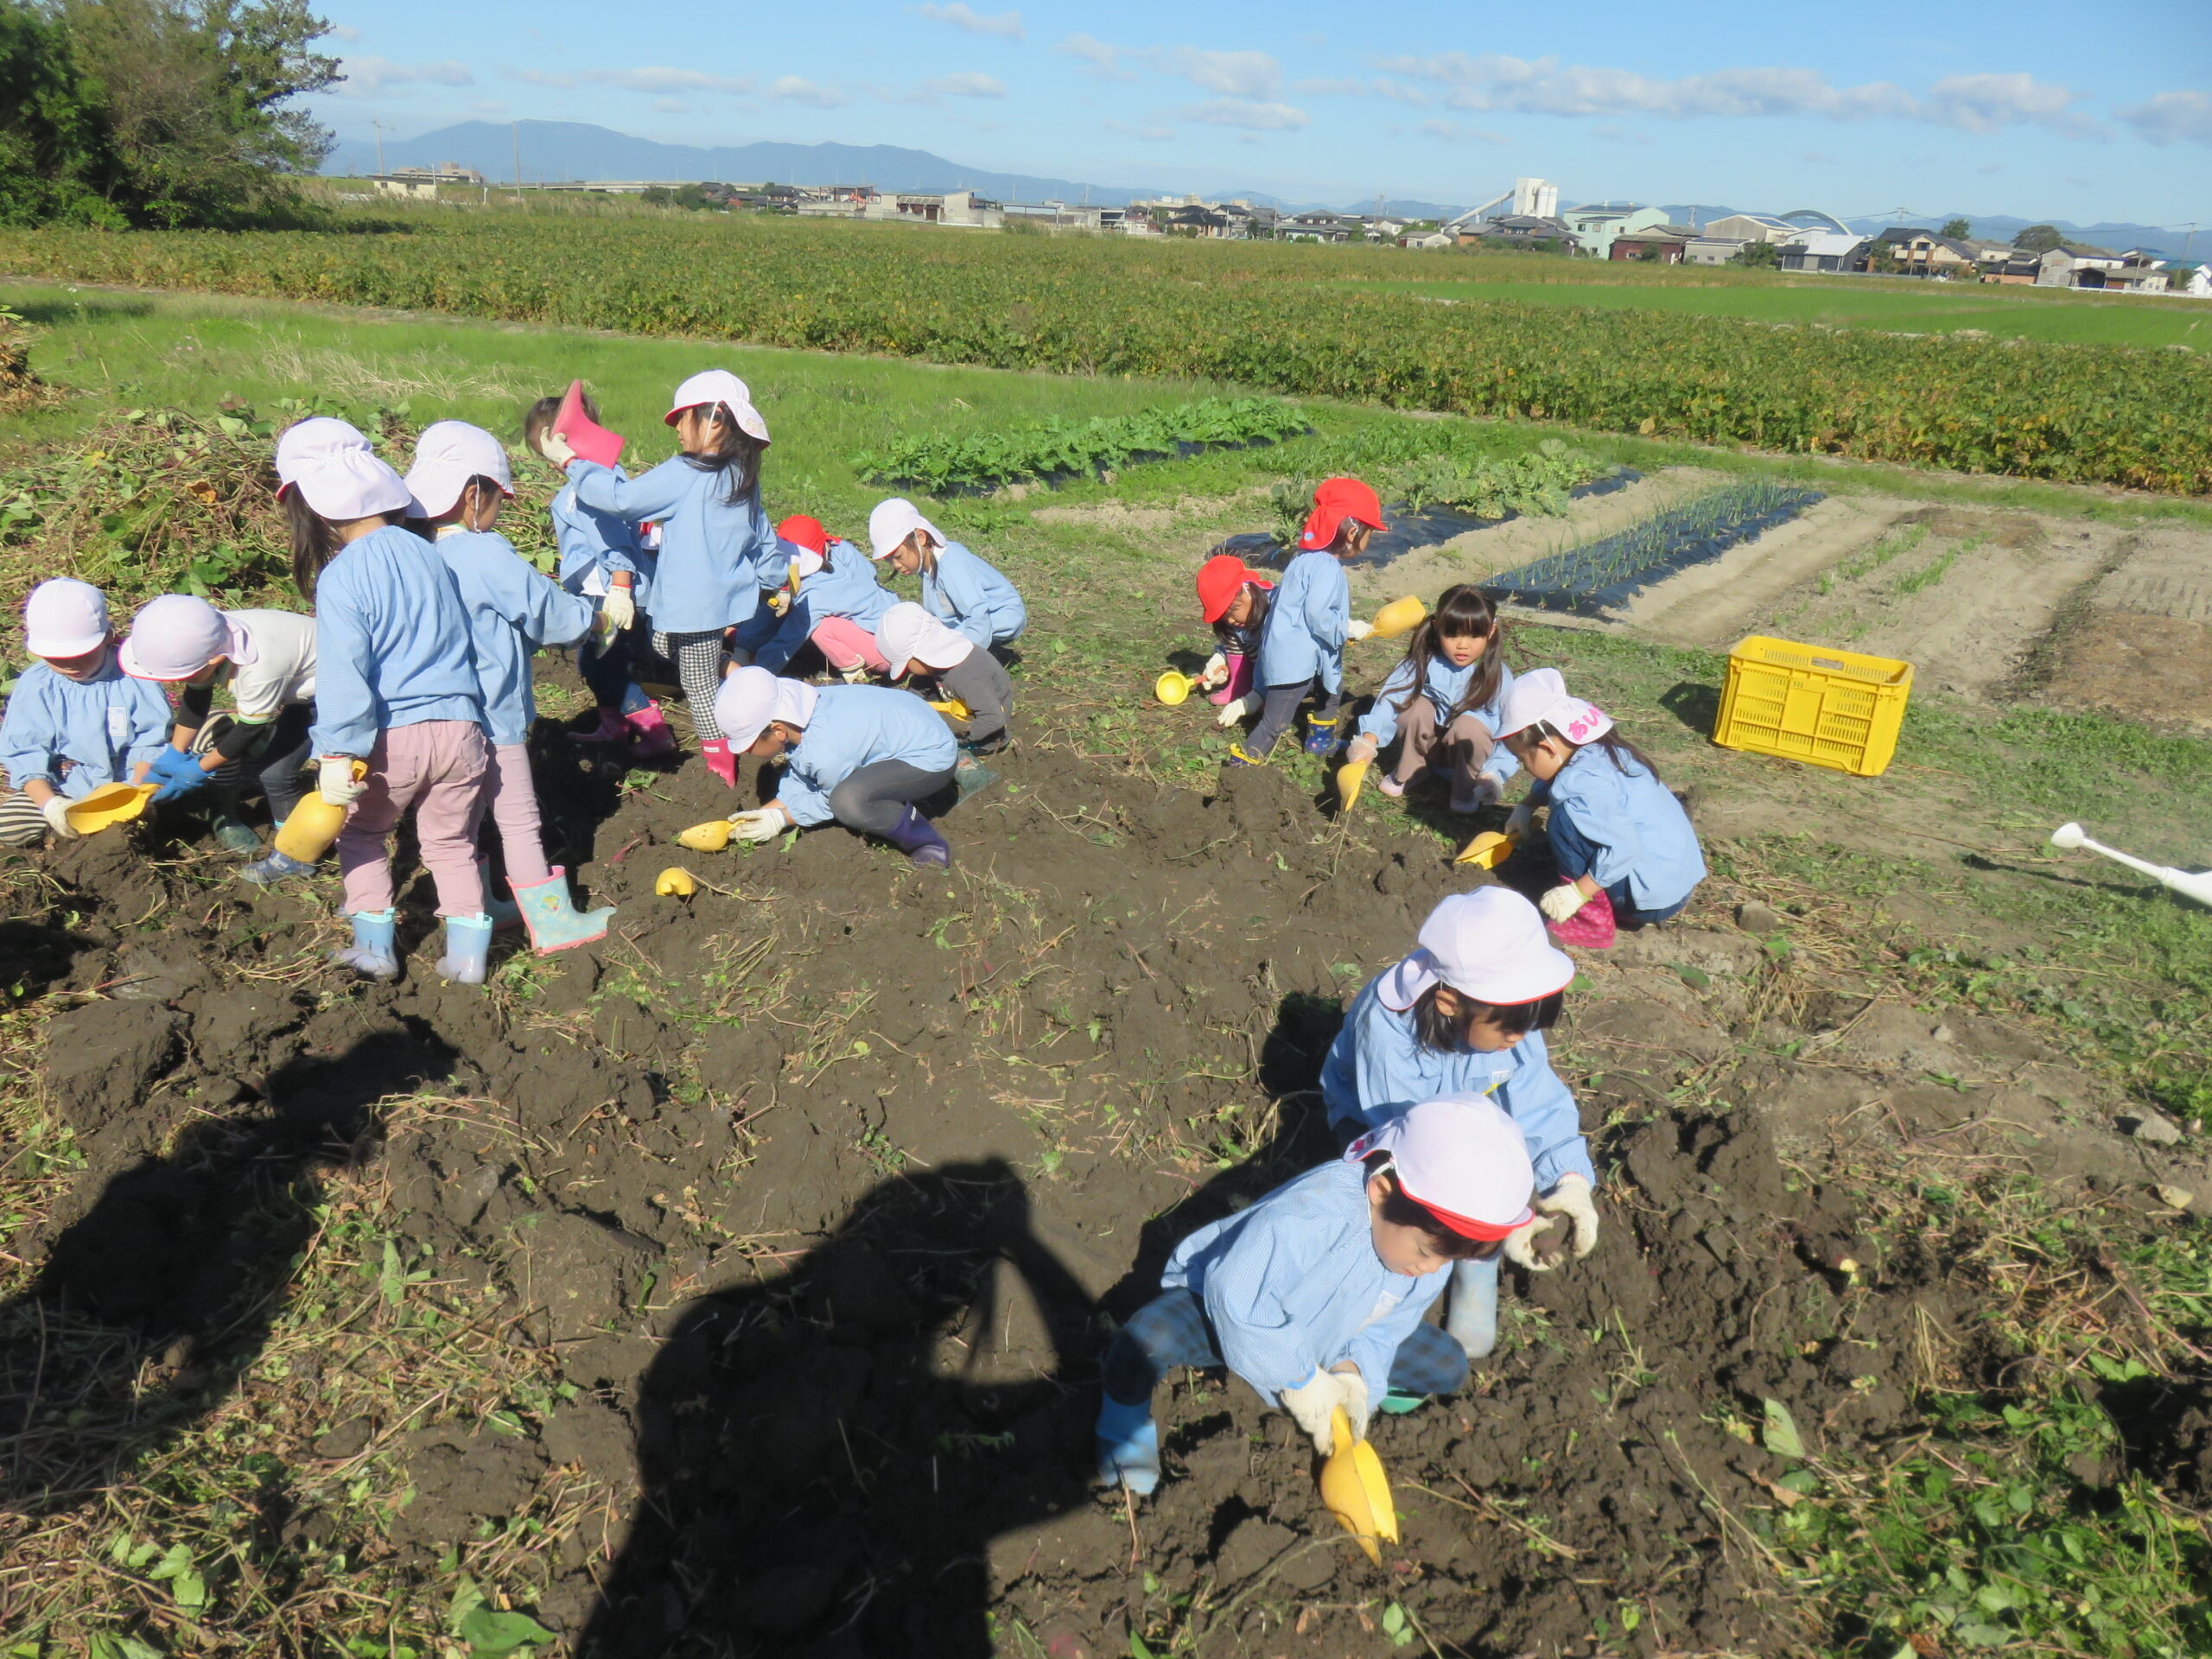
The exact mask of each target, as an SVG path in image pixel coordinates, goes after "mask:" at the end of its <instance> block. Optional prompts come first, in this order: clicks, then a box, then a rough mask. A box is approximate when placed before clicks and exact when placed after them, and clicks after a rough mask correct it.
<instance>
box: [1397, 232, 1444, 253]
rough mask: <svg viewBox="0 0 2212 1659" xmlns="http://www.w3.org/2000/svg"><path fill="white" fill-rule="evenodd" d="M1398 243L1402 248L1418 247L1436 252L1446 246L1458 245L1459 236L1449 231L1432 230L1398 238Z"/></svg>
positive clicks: (1424, 250)
mask: <svg viewBox="0 0 2212 1659" xmlns="http://www.w3.org/2000/svg"><path fill="white" fill-rule="evenodd" d="M1398 245H1399V246H1400V247H1402V248H1418V249H1420V250H1421V251H1423V252H1427V253H1434V252H1438V251H1441V250H1443V249H1446V248H1456V247H1458V246H1459V238H1458V237H1456V236H1454V235H1452V233H1451V232H1449V231H1430V232H1427V233H1426V234H1424V235H1421V236H1402V237H1400V238H1398Z"/></svg>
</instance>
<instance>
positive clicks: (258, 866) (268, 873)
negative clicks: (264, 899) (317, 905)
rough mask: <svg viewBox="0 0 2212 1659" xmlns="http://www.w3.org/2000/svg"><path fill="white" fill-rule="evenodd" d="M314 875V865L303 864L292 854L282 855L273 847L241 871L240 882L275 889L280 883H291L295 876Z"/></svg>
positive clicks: (239, 874) (239, 873) (239, 872)
mask: <svg viewBox="0 0 2212 1659" xmlns="http://www.w3.org/2000/svg"><path fill="white" fill-rule="evenodd" d="M313 874H315V866H314V865H312V864H302V863H301V862H300V861H299V860H298V859H296V858H294V857H293V856H292V855H290V854H289V853H280V852H278V851H277V849H275V848H273V847H272V848H270V849H269V851H267V852H265V853H264V854H263V855H261V856H260V857H259V858H257V859H255V860H254V861H253V862H252V863H251V864H248V865H246V866H245V868H242V869H241V870H239V871H238V880H241V881H251V882H252V883H253V885H254V886H255V887H275V886H276V885H277V883H278V882H279V881H289V880H291V879H292V878H293V877H295V876H300V875H313Z"/></svg>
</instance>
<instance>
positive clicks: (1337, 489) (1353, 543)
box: [1221, 478, 1384, 766]
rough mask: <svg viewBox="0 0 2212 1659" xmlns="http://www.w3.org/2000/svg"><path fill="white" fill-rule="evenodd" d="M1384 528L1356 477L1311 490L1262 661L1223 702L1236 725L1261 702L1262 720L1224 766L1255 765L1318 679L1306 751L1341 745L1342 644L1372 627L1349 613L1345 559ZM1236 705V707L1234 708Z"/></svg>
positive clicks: (1271, 613) (1263, 636)
mask: <svg viewBox="0 0 2212 1659" xmlns="http://www.w3.org/2000/svg"><path fill="white" fill-rule="evenodd" d="M1383 528H1384V524H1383V504H1382V502H1381V501H1380V500H1379V499H1376V494H1375V492H1374V491H1373V490H1371V489H1370V488H1369V487H1368V486H1366V485H1364V484H1363V483H1361V482H1360V481H1359V480H1357V479H1356V478H1325V479H1323V480H1321V482H1320V483H1319V484H1318V485H1317V486H1314V490H1313V512H1311V513H1309V514H1308V515H1307V516H1306V528H1305V530H1304V531H1303V532H1302V533H1300V536H1299V538H1298V546H1299V553H1298V556H1297V557H1295V558H1294V559H1293V560H1291V562H1290V563H1289V564H1288V565H1287V566H1286V567H1285V568H1284V569H1283V573H1282V584H1281V586H1280V587H1279V588H1276V589H1275V591H1274V597H1273V598H1272V599H1271V600H1270V601H1268V617H1267V622H1266V625H1265V626H1263V627H1262V629H1261V631H1260V663H1259V668H1258V670H1257V671H1256V672H1255V676H1254V680H1255V690H1254V692H1253V693H1252V695H1251V696H1246V697H1244V698H1242V699H1239V700H1238V701H1236V702H1230V703H1227V704H1224V705H1223V709H1222V713H1221V721H1222V723H1224V724H1234V723H1235V721H1236V720H1238V719H1239V718H1241V717H1242V716H1243V715H1246V714H1248V713H1249V712H1250V711H1251V709H1252V707H1253V705H1254V702H1255V700H1256V701H1257V704H1258V708H1259V711H1260V723H1259V724H1258V725H1257V726H1255V727H1254V728H1252V734H1251V736H1250V737H1249V738H1247V739H1246V740H1245V741H1243V742H1242V743H1232V744H1230V748H1229V757H1228V760H1227V762H1226V764H1227V765H1230V766H1259V765H1260V764H1261V763H1262V762H1263V761H1265V760H1267V758H1268V751H1269V750H1271V749H1273V748H1274V746H1275V740H1276V739H1277V738H1279V737H1281V735H1282V734H1284V733H1285V732H1287V731H1288V730H1289V729H1290V722H1291V721H1293V720H1294V719H1295V718H1297V715H1298V706H1299V704H1300V703H1301V702H1305V701H1306V693H1307V692H1308V691H1310V690H1313V682H1314V681H1315V680H1317V679H1318V680H1319V681H1320V682H1321V702H1320V704H1319V707H1318V708H1316V709H1314V710H1313V712H1312V713H1310V714H1308V715H1306V753H1308V754H1326V753H1329V752H1330V751H1331V750H1332V749H1333V748H1335V747H1337V711H1338V706H1339V705H1340V704H1342V702H1344V641H1346V640H1347V639H1365V638H1366V637H1367V636H1368V635H1369V634H1370V633H1372V632H1374V629H1373V628H1372V627H1371V626H1369V625H1368V624H1367V623H1365V622H1361V621H1357V620H1354V619H1353V617H1352V613H1351V583H1350V582H1347V581H1346V580H1345V579H1344V561H1345V560H1346V559H1353V558H1357V557H1358V556H1360V554H1362V553H1363V552H1364V551H1365V550H1366V549H1367V538H1368V537H1370V535H1372V534H1373V533H1374V532H1375V531H1378V530H1381V529H1383ZM1231 709H1234V710H1235V711H1236V712H1235V713H1233V714H1232V713H1231V712H1230V710H1231Z"/></svg>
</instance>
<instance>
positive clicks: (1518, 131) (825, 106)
mask: <svg viewBox="0 0 2212 1659" xmlns="http://www.w3.org/2000/svg"><path fill="white" fill-rule="evenodd" d="M321 10H322V12H323V15H325V16H327V17H328V18H329V19H330V21H331V22H332V24H333V25H334V28H335V30H336V34H335V36H334V39H333V40H332V41H329V42H328V43H327V44H328V45H329V46H330V48H332V49H334V50H335V51H337V52H338V53H339V54H340V55H342V56H343V57H344V58H345V60H346V70H347V74H348V79H347V81H346V84H345V85H344V86H342V87H340V88H338V89H337V90H336V91H334V92H332V93H329V94H326V95H324V96H322V97H321V98H319V99H316V100H315V107H316V109H317V111H318V113H320V114H321V117H322V118H324V119H325V120H326V121H327V122H328V123H330V124H331V125H332V126H334V128H336V129H337V130H338V131H339V133H340V136H342V137H348V138H363V139H365V138H368V137H371V136H372V128H371V125H370V124H371V122H372V120H381V121H382V122H384V123H385V126H386V127H387V129H388V130H391V131H393V132H396V133H397V134H399V135H402V136H406V135H412V134H415V133H418V132H423V131H426V130H429V129H431V128H434V127H438V126H442V125H445V124H448V123H450V122H454V121H461V120H469V119H486V120H497V121H505V120H512V119H518V118H541V119H547V120H582V121H592V122H596V123H598V124H601V125H603V126H607V127H612V128H614V129H616V130H620V131H623V132H630V133H636V134H639V135H641V136H643V137H652V138H659V139H664V140H667V141H670V142H674V143H703V144H726V143H746V142H749V141H751V140H754V139H762V138H772V139H777V140H780V141H784V142H787V143H816V142H819V141H822V140H824V139H833V140H836V141H839V142H842V143H892V144H902V145H906V146H910V147H912V148H914V149H929V150H934V151H936V152H937V153H938V154H939V155H943V156H949V157H950V158H952V159H954V160H956V161H960V162H966V163H968V164H969V165H972V166H975V167H976V168H989V169H994V170H1002V171H1009V172H1024V173H1033V174H1042V175H1057V176H1061V177H1067V178H1074V179H1083V180H1087V181H1092V182H1096V183H1100V184H1107V185H1145V184H1158V185H1162V186H1167V187H1171V188H1191V189H1195V190H1204V191H1218V190H1223V189H1226V188H1236V187H1251V188H1260V189H1266V190H1271V191H1274V192H1275V193H1277V194H1284V195H1287V196H1292V197H1296V198H1300V199H1305V198H1315V199H1325V200H1346V201H1349V200H1355V199H1358V198H1362V197H1366V196H1371V195H1372V194H1375V193H1376V192H1377V191H1385V192H1388V193H1389V194H1392V195H1397V196H1414V197H1423V198H1427V199H1431V200H1452V201H1474V200H1481V199H1483V198H1485V197H1488V196H1490V195H1492V194H1496V193H1497V191H1499V190H1502V189H1503V188H1507V186H1508V185H1510V181H1512V179H1513V178H1514V177H1515V176H1516V175H1522V174H1530V175H1539V176H1541V177H1544V178H1548V179H1552V180H1554V181H1557V182H1558V183H1559V184H1560V187H1561V198H1562V200H1567V201H1577V200H1604V199H1611V198H1633V199H1637V200H1646V201H1673V202H1685V201H1703V202H1726V203H1729V204H1732V205H1734V206H1738V207H1764V208H1766V209H1769V210H1771V211H1781V210H1786V209H1788V208H1791V207H1824V208H1827V210H1828V211H1830V212H1833V213H1840V214H1844V215H1847V216H1853V215H1859V214H1864V213H1878V212H1882V213H1885V212H1887V211H1888V210H1890V209H1891V208H1895V207H1905V208H1910V209H1911V210H1913V211H1914V212H1915V213H1916V214H1921V213H1942V212H1950V211H1967V212H1979V213H2012V214H2020V215H2026V216H2031V217H2038V218H2040V217H2053V218H2063V219H2071V220H2074V221H2076V222H2080V223H2089V222H2094V221H2095V220H2098V219H2126V220H2133V221H2139V222H2142V223H2146V224H2153V225H2174V224H2179V223H2182V222H2184V221H2186V220H2188V219H2192V218H2202V219H2207V220H2208V221H2212V183H2208V180H2212V92H2208V91H2207V89H2208V88H2212V4H2208V3H2207V0H2133V3H2129V4H2120V5H2082V4H2080V3H2078V0H2008V3H2003V4H1991V3H1987V0H1853V3H1849V4H1829V5H1815V6H1806V5H1786V4H1784V5H1777V4H1775V3H1773V0H1763V3H1758V4H1752V3H1747V0H1704V3H1700V4H1697V5H1694V6H1691V5H1683V4H1680V3H1676V4H1674V5H1654V4H1649V3H1647V4H1641V5H1630V4H1622V3H1618V0H1585V3H1582V4H1579V5H1575V6H1572V7H1568V6H1528V5H1522V6H1517V7H1510V8H1509V7H1502V6H1491V5H1477V6H1470V5H1466V4H1450V3H1381V4H1370V5H1369V6H1366V7H1364V8H1361V9H1359V10H1356V11H1347V10H1344V9H1343V8H1341V7H1338V6H1322V5H1318V4H1313V3H1307V0H1272V3H1267V4H1260V3H1253V0H1216V3H1214V4H1213V5H1211V6H1208V7H1194V6H1191V5H1187V4H1182V5H1168V4H1164V3H1152V0H1134V3H1126V4H1123V5H1121V6H1118V7H1115V8H1111V9H1108V8H1099V7H1091V6H1083V7H1075V6H1058V5H1049V6H1040V5H1034V4H1031V5H1024V6H1021V7H1020V8H1019V9H1018V10H1017V9H1014V8H1011V7H1001V6H999V5H996V4H995V3H993V0H982V3H977V4H971V3H969V0H925V3H915V4H905V5H897V4H854V3H840V0H826V3H825V0H816V3H813V4H810V5H806V6H800V7H784V8H777V7H771V6H764V5H759V4H728V5H721V6H712V5H687V6H681V7H678V6H669V5H633V6H631V7H628V8H625V9H620V10H616V9H613V8H610V7H608V6H606V5H604V4H591V5H587V4H583V3H580V0H534V3H531V4H528V5H523V4H518V3H514V0H491V3H484V0H480V3H477V4H474V5H470V6H455V5H453V4H451V3H440V4H432V3H429V0H376V3H374V4H371V3H367V0H333V3H329V4H327V5H325V6H323V7H322V8H321ZM2205 239H2206V240H2208V241H2212V231H2208V232H2206V236H2205Z"/></svg>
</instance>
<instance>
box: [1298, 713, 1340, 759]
mask: <svg viewBox="0 0 2212 1659" xmlns="http://www.w3.org/2000/svg"><path fill="white" fill-rule="evenodd" d="M1335 747H1337V716H1336V715H1306V753H1308V754H1327V753H1329V752H1330V751H1331V750H1332V749H1334V748H1335Z"/></svg>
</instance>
